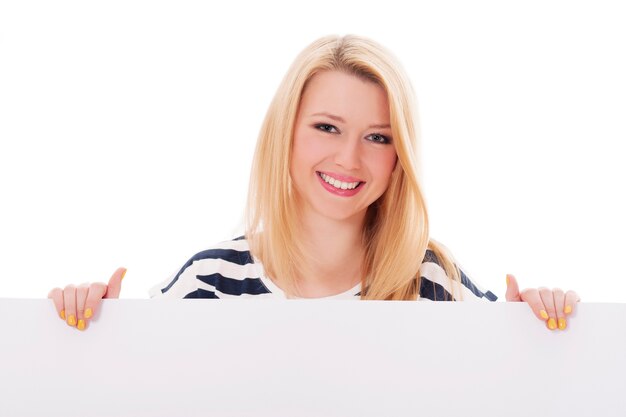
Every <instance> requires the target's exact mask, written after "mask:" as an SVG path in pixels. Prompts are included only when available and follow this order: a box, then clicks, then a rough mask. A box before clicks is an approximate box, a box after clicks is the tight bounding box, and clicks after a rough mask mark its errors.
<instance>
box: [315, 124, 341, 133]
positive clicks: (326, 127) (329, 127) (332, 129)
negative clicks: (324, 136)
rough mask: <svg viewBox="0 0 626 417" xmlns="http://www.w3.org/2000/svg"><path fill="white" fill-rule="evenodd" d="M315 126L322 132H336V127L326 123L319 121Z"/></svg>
mask: <svg viewBox="0 0 626 417" xmlns="http://www.w3.org/2000/svg"><path fill="white" fill-rule="evenodd" d="M315 127H316V128H317V129H319V130H322V131H324V132H328V133H336V132H337V128H336V127H335V126H333V125H327V124H326V123H320V124H317V125H315Z"/></svg>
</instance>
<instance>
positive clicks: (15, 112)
mask: <svg viewBox="0 0 626 417" xmlns="http://www.w3.org/2000/svg"><path fill="white" fill-rule="evenodd" d="M227 3H228V5H227ZM620 3H621V2H619V1H615V2H608V1H586V2H580V1H545V0H544V1H519V2H510V1H508V2H503V1H491V2H488V1H472V2H462V1H458V2H452V1H440V0H439V1H430V2H419V1H418V2H411V4H412V6H411V7H410V8H407V6H406V5H407V4H409V2H399V1H398V2H396V1H390V0H386V1H382V2H381V1H379V2H367V1H363V0H359V1H343V2H338V1H322V0H317V1H314V2H302V3H300V2H298V3H296V2H285V3H284V4H281V3H278V2H276V3H272V2H267V1H265V2H249V3H241V2H239V3H237V2H219V3H218V4H212V3H210V2H205V1H198V2H190V1H168V2H165V1H150V2H138V1H128V0H125V1H107V2H94V1H54V2H47V1H41V2H33V1H23V0H22V1H3V2H2V3H0V195H1V197H0V198H1V203H0V274H1V275H0V296H2V297H45V296H46V295H47V293H48V291H49V290H50V289H51V288H52V287H54V286H63V285H65V284H67V283H72V282H73V283H77V284H78V283H81V282H84V281H106V280H108V278H109V276H110V274H111V273H112V272H113V271H114V270H115V268H116V267H118V266H125V267H127V268H128V270H129V271H128V274H127V277H126V279H125V280H124V288H123V291H122V297H132V298H145V297H147V289H148V288H149V287H150V286H152V285H153V284H155V283H156V282H158V281H160V280H163V279H165V278H167V276H168V275H170V274H171V273H173V272H175V271H176V270H177V269H178V268H179V267H180V266H181V265H182V264H183V263H184V262H185V261H186V260H187V259H188V258H189V257H190V256H191V255H193V254H194V253H196V252H198V251H200V250H202V249H205V248H206V247H208V246H209V245H211V244H213V243H215V242H218V241H221V240H225V239H229V238H231V237H233V236H235V235H238V234H239V233H240V231H241V224H240V222H241V219H242V214H243V206H244V203H245V198H246V191H247V183H248V174H249V166H250V161H251V158H252V153H253V150H254V144H255V141H256V136H257V133H258V129H259V127H260V124H261V121H262V119H263V117H264V115H265V111H266V108H267V106H268V104H269V102H270V100H271V98H272V96H273V94H274V91H275V89H276V87H277V86H278V83H279V81H280V79H281V78H282V76H283V75H284V73H285V71H286V70H287V67H288V66H289V64H290V63H291V61H292V60H293V59H294V58H295V56H296V54H297V53H298V52H299V51H300V50H301V49H302V48H303V47H305V46H306V45H308V44H309V43H310V42H312V41H313V40H315V39H317V38H318V37H320V36H323V35H326V34H331V33H338V34H348V33H355V34H360V35H365V36H368V37H371V38H373V39H375V40H377V41H378V42H380V43H382V44H383V45H385V46H387V47H388V48H389V49H391V50H392V51H393V52H394V53H395V54H396V55H397V56H398V57H399V59H400V61H401V62H402V63H403V64H404V65H405V67H406V70H407V71H408V73H409V75H410V77H411V79H412V81H413V84H414V86H415V89H416V91H417V95H418V102H419V104H420V116H421V123H422V134H423V147H422V148H423V157H422V161H423V167H422V171H423V173H424V178H425V184H424V186H425V193H426V198H427V201H428V205H429V211H430V217H431V229H432V236H433V237H434V238H435V239H438V240H439V241H441V242H443V243H444V244H445V245H446V246H448V247H449V248H450V249H451V250H452V252H453V253H454V254H455V255H456V257H457V259H458V260H459V261H460V263H461V264H462V265H463V267H464V268H465V269H466V270H467V272H468V273H469V274H470V276H471V277H473V278H474V279H475V280H476V281H477V282H478V283H480V284H481V285H482V286H484V287H486V288H489V289H491V290H492V291H494V292H495V293H496V294H498V295H499V296H500V299H503V298H504V289H505V283H504V277H505V274H506V273H513V274H515V275H516V276H517V278H518V280H519V281H520V283H521V286H522V287H527V286H541V285H546V286H549V287H557V286H560V287H563V288H570V289H575V290H577V291H578V293H579V294H580V296H581V297H582V300H583V301H620V302H624V301H626V294H625V291H624V290H625V289H626V284H624V281H625V280H626V274H625V273H624V271H623V265H622V260H623V257H624V256H623V252H624V249H625V245H624V243H623V236H624V235H625V234H626V221H625V220H624V216H623V213H624V212H625V211H626V203H625V202H624V191H623V188H624V186H623V182H624V178H626V168H625V167H624V162H623V159H624V153H623V151H622V149H623V144H622V143H623V142H624V141H625V140H626V125H625V123H624V115H625V114H626V100H625V99H624V97H626V81H625V77H624V74H626V62H625V55H626V54H625V53H624V50H626V46H625V41H624V40H625V39H626V25H624V24H623V23H624V21H626V14H625V13H624V12H623V11H622V9H621V8H620V6H621V4H620Z"/></svg>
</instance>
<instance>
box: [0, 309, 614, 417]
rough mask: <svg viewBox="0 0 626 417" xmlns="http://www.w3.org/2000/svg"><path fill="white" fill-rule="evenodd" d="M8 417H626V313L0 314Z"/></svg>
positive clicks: (3, 412) (0, 387)
mask: <svg viewBox="0 0 626 417" xmlns="http://www.w3.org/2000/svg"><path fill="white" fill-rule="evenodd" d="M0 328H1V329H2V339H1V342H0V371H1V372H0V396H1V398H0V416H15V417H17V416H40V415H46V416H112V415H115V416H208V415H215V416H273V417H275V416H289V417H294V416H325V417H326V416H377V417H380V416H394V417H395V416H418V415H427V416H448V415H449V416H459V415H467V416H478V415H479V416H502V415H510V416H525V417H526V416H529V415H532V416H549V415H550V416H552V415H554V416H588V415H601V416H624V415H626V382H624V381H625V374H626V304H579V306H578V311H577V312H576V313H575V316H572V317H571V318H570V319H569V320H568V329H567V330H565V331H549V330H548V329H546V328H545V325H544V324H543V323H542V322H540V321H539V320H538V319H536V318H535V317H534V315H533V314H532V313H531V311H530V308H529V307H528V306H527V305H526V304H524V303H469V302H467V303H445V302H439V303H431V302H380V301H340V300H334V301H333V300H326V301H323V300H285V301H275V300H272V301H268V300H217V301H216V300H125V299H122V300H104V301H103V304H102V309H101V310H100V311H99V312H98V313H97V314H96V316H95V317H94V320H92V322H91V325H90V328H88V329H87V330H86V331H84V332H80V331H78V330H76V329H74V328H70V327H68V326H67V325H66V324H65V323H64V322H63V321H62V320H60V319H59V318H58V316H57V315H56V312H55V311H54V307H53V304H52V301H51V300H32V299H7V298H4V299H0Z"/></svg>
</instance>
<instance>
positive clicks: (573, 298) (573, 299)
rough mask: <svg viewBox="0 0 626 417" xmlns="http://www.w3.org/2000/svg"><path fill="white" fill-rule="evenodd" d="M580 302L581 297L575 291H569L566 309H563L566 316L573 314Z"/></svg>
mask: <svg viewBox="0 0 626 417" xmlns="http://www.w3.org/2000/svg"><path fill="white" fill-rule="evenodd" d="M579 301H580V297H579V296H578V294H576V292H575V291H568V292H567V293H566V294H565V307H564V308H563V312H564V313H565V314H572V313H573V312H574V310H575V309H576V303H578V302H579Z"/></svg>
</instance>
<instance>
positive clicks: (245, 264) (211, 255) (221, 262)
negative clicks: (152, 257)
mask: <svg viewBox="0 0 626 417" xmlns="http://www.w3.org/2000/svg"><path fill="white" fill-rule="evenodd" d="M261 275H262V267H261V265H260V264H257V263H255V262H254V260H253V258H252V255H251V254H250V247H249V245H248V241H247V240H246V239H245V237H244V236H239V237H237V238H235V239H232V240H227V241H223V242H219V243H216V244H214V245H212V246H210V247H209V248H207V249H205V250H203V251H201V252H198V253H196V254H195V255H193V256H192V257H191V258H189V260H188V261H187V262H186V263H185V264H184V265H183V266H182V267H181V268H180V269H179V270H178V272H177V273H176V274H174V275H173V276H171V277H170V278H168V279H167V280H165V281H163V282H162V283H160V284H158V285H156V286H155V287H153V288H152V289H151V290H150V296H151V297H156V296H167V297H170V298H222V297H220V295H242V294H243V293H245V294H251V293H254V294H264V293H267V292H269V291H268V290H267V289H266V287H265V286H264V285H263V283H262V280H261Z"/></svg>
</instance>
